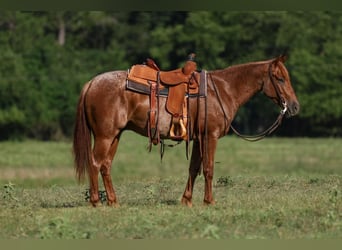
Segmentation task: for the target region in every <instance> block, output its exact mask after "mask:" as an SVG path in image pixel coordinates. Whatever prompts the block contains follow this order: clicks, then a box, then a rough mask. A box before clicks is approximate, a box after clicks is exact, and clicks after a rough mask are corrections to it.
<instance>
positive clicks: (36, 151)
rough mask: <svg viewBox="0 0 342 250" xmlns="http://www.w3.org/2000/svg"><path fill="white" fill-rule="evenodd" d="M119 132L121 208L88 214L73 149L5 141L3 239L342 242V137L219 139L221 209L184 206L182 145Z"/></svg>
mask: <svg viewBox="0 0 342 250" xmlns="http://www.w3.org/2000/svg"><path fill="white" fill-rule="evenodd" d="M146 146H147V139H146V138H143V137H140V136H138V135H135V134H133V133H130V132H127V133H126V134H124V135H123V138H122V141H121V144H120V146H119V150H118V153H117V157H116V158H115V160H114V165H113V169H112V175H113V182H114V186H115V187H116V191H117V194H118V198H119V202H120V204H121V206H120V207H119V208H110V207H107V206H105V205H104V206H102V207H99V208H96V209H95V208H92V207H90V205H89V204H88V202H86V201H85V200H86V198H87V195H86V189H87V183H82V184H80V185H79V184H78V183H77V182H76V179H75V177H74V172H73V164H72V158H71V143H67V142H36V141H26V142H1V143H0V184H1V186H0V195H1V200H0V224H1V227H0V239H23V238H43V239H46V238H53V239H81V238H92V239H140V238H144V239H199V238H204V239H207V238H214V239H236V238H239V239H254V238H256V239H279V238H280V239H302V238H306V239H307V238H309V239H311V238H320V239H331V238H339V239H340V238H342V167H341V166H342V154H341V152H342V151H341V148H342V140H341V139H309V138H295V139H288V138H268V139H265V140H263V141H260V142H257V143H249V142H245V141H243V140H241V139H238V138H235V137H226V138H223V139H221V141H220V143H219V146H218V150H217V154H216V164H215V176H214V180H215V181H214V197H215V199H216V203H217V204H216V205H215V206H210V207H207V206H203V205H202V200H203V190H204V186H203V176H202V175H201V176H199V177H198V180H197V182H196V186H195V192H194V207H193V208H191V209H190V208H187V207H183V206H182V205H181V204H180V198H181V195H182V193H183V190H184V187H185V183H186V178H187V171H188V164H189V162H188V161H187V160H186V157H185V145H184V144H181V145H179V146H177V147H174V148H166V151H165V156H164V159H163V161H162V162H161V161H160V157H159V152H158V150H159V148H158V147H154V148H153V151H152V152H151V153H148V152H147V149H146ZM101 190H103V187H101Z"/></svg>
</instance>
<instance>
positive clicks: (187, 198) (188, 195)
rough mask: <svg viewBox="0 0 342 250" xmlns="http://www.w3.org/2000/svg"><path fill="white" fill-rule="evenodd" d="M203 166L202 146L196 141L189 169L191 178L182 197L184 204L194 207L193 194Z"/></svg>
mask: <svg viewBox="0 0 342 250" xmlns="http://www.w3.org/2000/svg"><path fill="white" fill-rule="evenodd" d="M201 164H202V159H201V153H200V145H199V142H198V141H194V143H193V146H192V153H191V161H190V167H189V178H188V182H187V184H186V187H185V191H184V194H183V197H182V201H181V202H182V204H183V205H186V206H188V207H192V193H193V190H194V184H195V180H196V177H197V175H198V174H199V171H200V167H201Z"/></svg>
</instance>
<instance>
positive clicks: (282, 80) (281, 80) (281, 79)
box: [277, 77, 285, 83]
mask: <svg viewBox="0 0 342 250" xmlns="http://www.w3.org/2000/svg"><path fill="white" fill-rule="evenodd" d="M277 80H278V81H279V82H280V83H284V82H285V80H284V78H282V77H279V78H278V79H277Z"/></svg>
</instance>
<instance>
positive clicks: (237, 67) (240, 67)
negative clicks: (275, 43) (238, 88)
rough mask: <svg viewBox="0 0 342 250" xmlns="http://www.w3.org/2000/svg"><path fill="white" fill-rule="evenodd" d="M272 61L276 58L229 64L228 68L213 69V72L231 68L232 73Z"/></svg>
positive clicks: (221, 71)
mask: <svg viewBox="0 0 342 250" xmlns="http://www.w3.org/2000/svg"><path fill="white" fill-rule="evenodd" d="M272 61H274V59H270V60H266V61H257V62H249V63H242V64H237V65H231V66H228V67H227V68H224V69H217V70H213V71H211V72H213V73H214V72H215V73H224V72H226V71H227V70H229V72H231V73H234V72H241V71H244V70H245V69H246V68H249V67H251V66H258V65H265V64H269V63H271V62H272Z"/></svg>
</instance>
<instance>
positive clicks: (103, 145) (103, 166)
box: [89, 137, 119, 207]
mask: <svg viewBox="0 0 342 250" xmlns="http://www.w3.org/2000/svg"><path fill="white" fill-rule="evenodd" d="M118 143H119V138H118V137H116V138H114V140H113V139H108V138H96V139H95V142H94V149H93V157H92V166H91V168H90V169H89V182H90V202H91V203H92V205H93V206H94V207H96V206H97V205H98V204H99V203H100V198H99V184H98V176H99V172H101V176H102V179H103V183H104V186H105V189H106V194H107V202H108V204H109V205H116V204H117V199H116V195H115V191H114V188H113V184H112V180H111V175H110V170H111V165H112V160H113V157H114V154H115V152H116V149H117V146H118Z"/></svg>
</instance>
